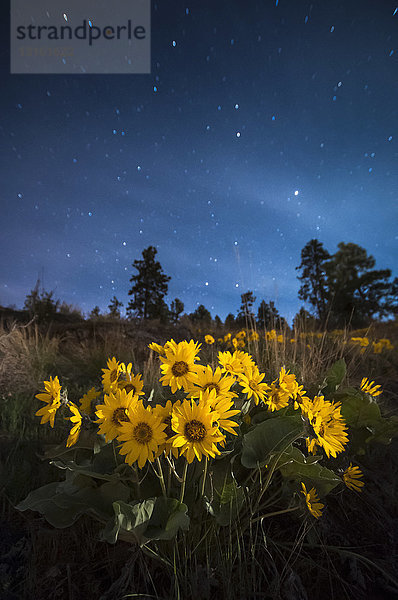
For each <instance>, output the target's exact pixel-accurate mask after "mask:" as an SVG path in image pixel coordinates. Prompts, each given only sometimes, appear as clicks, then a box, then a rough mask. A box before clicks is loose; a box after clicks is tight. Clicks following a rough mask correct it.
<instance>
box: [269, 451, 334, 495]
mask: <svg viewBox="0 0 398 600" xmlns="http://www.w3.org/2000/svg"><path fill="white" fill-rule="evenodd" d="M282 456H283V457H284V459H285V460H284V464H283V465H282V466H280V467H279V470H280V472H281V474H282V476H283V477H285V478H286V479H294V480H295V481H300V482H301V481H302V482H303V483H305V484H306V485H307V484H308V485H309V486H310V487H315V489H316V491H317V492H318V493H319V494H320V495H321V496H326V494H328V493H329V492H330V491H331V490H332V489H333V488H334V487H336V485H338V484H339V483H341V479H340V477H339V476H338V475H336V473H334V472H333V471H331V470H330V469H327V468H326V467H322V465H320V464H318V463H315V462H313V460H312V459H313V457H311V456H310V457H308V458H306V457H305V456H304V454H303V453H302V452H300V450H299V449H298V448H295V447H291V448H290V449H289V452H284V453H283V455H282ZM289 456H290V460H287V458H288V457H289ZM308 485H307V487H308Z"/></svg>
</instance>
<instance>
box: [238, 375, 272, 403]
mask: <svg viewBox="0 0 398 600" xmlns="http://www.w3.org/2000/svg"><path fill="white" fill-rule="evenodd" d="M264 377H265V373H260V371H259V370H258V367H257V366H254V367H252V369H251V370H250V371H248V372H247V374H246V375H243V374H241V375H240V376H239V385H240V386H241V387H242V391H243V393H244V394H246V395H247V398H248V399H250V398H251V397H252V396H253V398H254V401H255V403H256V404H258V403H259V401H260V400H264V398H265V396H266V393H267V391H268V390H269V389H270V387H269V385H268V384H267V383H261V382H262V381H263V379H264Z"/></svg>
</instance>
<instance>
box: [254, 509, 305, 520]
mask: <svg viewBox="0 0 398 600" xmlns="http://www.w3.org/2000/svg"><path fill="white" fill-rule="evenodd" d="M299 508H300V506H293V507H292V508H285V509H284V510H276V511H274V512H270V513H267V514H265V515H260V516H259V517H256V518H255V519H252V520H251V522H252V523H256V522H257V521H261V519H267V518H268V517H275V516H276V515H283V514H284V513H288V512H293V511H294V510H298V509H299Z"/></svg>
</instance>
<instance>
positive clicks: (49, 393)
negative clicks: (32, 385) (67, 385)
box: [36, 375, 61, 404]
mask: <svg viewBox="0 0 398 600" xmlns="http://www.w3.org/2000/svg"><path fill="white" fill-rule="evenodd" d="M43 383H44V389H45V391H44V392H40V393H39V394H36V398H37V399H38V400H41V401H42V402H49V403H51V404H54V403H56V402H60V401H61V385H60V383H59V379H58V377H57V376H55V377H54V379H53V378H52V377H51V375H50V379H49V381H44V382H43Z"/></svg>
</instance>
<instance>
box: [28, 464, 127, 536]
mask: <svg viewBox="0 0 398 600" xmlns="http://www.w3.org/2000/svg"><path fill="white" fill-rule="evenodd" d="M129 497H130V490H129V488H128V487H127V486H126V485H124V484H123V483H121V482H120V481H119V482H118V481H114V482H107V483H104V484H103V485H101V486H99V487H97V486H96V485H95V482H94V481H93V480H92V479H91V478H90V477H87V476H85V475H82V474H81V473H72V472H70V471H69V472H67V476H66V480H65V481H63V482H61V483H51V484H48V485H46V486H43V487H42V488H39V489H38V490H35V491H33V492H31V493H30V494H29V495H28V497H27V498H26V499H25V500H23V501H22V502H20V503H19V504H18V506H17V509H18V510H22V511H23V510H27V509H30V510H35V511H37V512H39V513H41V514H42V515H44V517H45V518H46V520H47V521H48V522H49V523H50V524H51V525H53V526H54V527H58V528H61V529H62V528H65V527H69V526H70V525H72V524H73V523H74V522H75V521H76V520H77V519H78V518H79V517H80V516H81V515H82V514H87V513H89V514H92V515H94V516H96V517H97V518H99V519H100V520H101V521H103V520H105V521H106V520H108V519H109V518H110V517H111V516H112V512H113V511H112V503H113V502H114V501H115V500H116V499H119V498H123V499H125V500H128V498H129Z"/></svg>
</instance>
